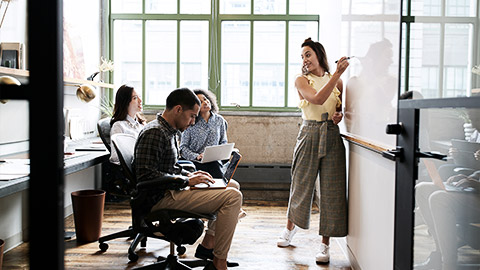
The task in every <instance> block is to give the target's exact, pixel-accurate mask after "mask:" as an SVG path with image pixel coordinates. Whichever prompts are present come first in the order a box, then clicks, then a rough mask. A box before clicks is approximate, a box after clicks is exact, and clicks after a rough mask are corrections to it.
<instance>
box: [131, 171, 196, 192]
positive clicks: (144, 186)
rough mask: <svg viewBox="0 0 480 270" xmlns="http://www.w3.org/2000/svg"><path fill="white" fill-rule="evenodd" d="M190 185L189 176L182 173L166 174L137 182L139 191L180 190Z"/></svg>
mask: <svg viewBox="0 0 480 270" xmlns="http://www.w3.org/2000/svg"><path fill="white" fill-rule="evenodd" d="M187 185H188V178H187V177H186V176H182V175H164V176H162V177H159V178H156V179H152V180H148V181H143V182H140V183H138V184H137V190H138V191H139V192H144V191H152V190H159V189H160V190H165V189H171V190H179V189H181V188H184V187H186V186H187Z"/></svg>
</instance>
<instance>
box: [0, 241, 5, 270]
mask: <svg viewBox="0 0 480 270" xmlns="http://www.w3.org/2000/svg"><path fill="white" fill-rule="evenodd" d="M3 246H5V241H3V240H2V239H0V270H2V265H3Z"/></svg>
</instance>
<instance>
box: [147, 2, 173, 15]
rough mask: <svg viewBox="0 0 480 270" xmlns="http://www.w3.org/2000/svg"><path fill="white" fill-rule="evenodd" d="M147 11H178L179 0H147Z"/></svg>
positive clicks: (161, 12)
mask: <svg viewBox="0 0 480 270" xmlns="http://www.w3.org/2000/svg"><path fill="white" fill-rule="evenodd" d="M145 12H146V13H158V14H171V13H177V0H145Z"/></svg>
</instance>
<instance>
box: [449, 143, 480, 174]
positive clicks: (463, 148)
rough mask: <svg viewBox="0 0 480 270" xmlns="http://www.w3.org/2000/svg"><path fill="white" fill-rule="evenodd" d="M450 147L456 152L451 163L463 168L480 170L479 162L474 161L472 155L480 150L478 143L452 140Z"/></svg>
mask: <svg viewBox="0 0 480 270" xmlns="http://www.w3.org/2000/svg"><path fill="white" fill-rule="evenodd" d="M451 142H452V147H453V148H455V149H456V150H457V152H456V153H455V154H454V155H453V162H454V163H455V164H456V165H459V166H461V167H464V168H470V169H473V170H480V161H478V160H476V159H475V156H474V153H475V152H476V151H478V150H479V149H480V143H477V142H468V141H464V140H457V139H452V140H451Z"/></svg>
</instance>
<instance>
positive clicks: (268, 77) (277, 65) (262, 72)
mask: <svg viewBox="0 0 480 270" xmlns="http://www.w3.org/2000/svg"><path fill="white" fill-rule="evenodd" d="M253 35H254V36H253V41H254V44H253V59H254V60H253V61H254V63H253V91H252V92H253V104H252V105H253V106H265V107H283V106H284V105H285V22H255V24H254V32H253Z"/></svg>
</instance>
